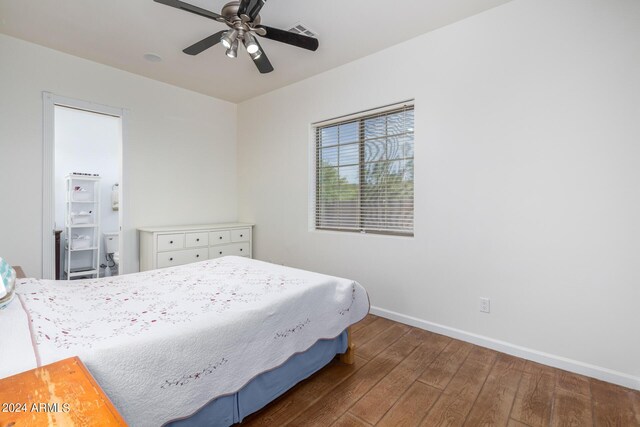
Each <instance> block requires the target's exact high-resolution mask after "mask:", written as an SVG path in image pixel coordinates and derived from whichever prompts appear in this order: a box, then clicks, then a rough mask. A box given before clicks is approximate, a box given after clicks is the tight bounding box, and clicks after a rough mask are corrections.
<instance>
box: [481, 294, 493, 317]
mask: <svg viewBox="0 0 640 427" xmlns="http://www.w3.org/2000/svg"><path fill="white" fill-rule="evenodd" d="M480 311H481V312H482V313H491V300H490V299H489V298H482V297H481V298H480Z"/></svg>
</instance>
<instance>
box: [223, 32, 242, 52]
mask: <svg viewBox="0 0 640 427" xmlns="http://www.w3.org/2000/svg"><path fill="white" fill-rule="evenodd" d="M237 40H238V30H236V29H233V30H229V31H227V32H226V33H224V34H223V35H222V37H220V43H222V46H224V47H225V48H226V49H231V47H232V46H233V43H234V42H236V41H237Z"/></svg>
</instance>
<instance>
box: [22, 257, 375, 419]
mask: <svg viewBox="0 0 640 427" xmlns="http://www.w3.org/2000/svg"><path fill="white" fill-rule="evenodd" d="M17 294H18V295H19V298H20V300H21V302H22V304H23V306H24V308H25V309H26V311H27V314H28V315H29V317H30V319H31V333H32V338H33V341H34V351H35V352H36V358H37V359H38V363H39V364H43V365H44V364H48V363H52V362H55V361H57V360H60V359H63V358H66V357H70V356H74V355H77V356H79V357H80V359H81V360H82V361H83V362H84V363H85V365H86V366H87V367H88V368H89V370H90V371H91V373H92V374H93V375H94V377H95V378H96V380H97V381H98V383H99V384H100V385H101V387H102V388H103V389H104V391H105V392H106V393H107V395H108V396H109V397H110V398H111V400H112V402H113V403H114V405H115V406H116V407H117V408H118V410H119V411H120V412H121V414H122V415H123V417H124V418H125V419H126V420H127V421H128V422H129V423H130V424H131V425H135V426H158V425H162V424H163V423H166V422H168V421H171V420H175V419H178V418H182V417H186V416H189V415H191V414H193V413H194V412H196V411H197V410H198V409H200V408H201V407H202V406H204V405H205V404H206V403H208V402H209V401H211V400H212V399H214V398H216V397H220V396H223V395H227V394H231V393H235V392H237V391H238V390H240V389H241V388H242V387H243V386H244V385H245V384H246V383H248V382H249V381H250V380H251V379H253V378H254V377H255V376H257V375H259V374H261V373H263V372H266V371H268V370H271V369H273V368H276V367H278V366H280V365H282V364H283V363H284V362H286V361H287V360H288V359H289V358H290V357H291V356H292V355H294V354H296V353H299V352H303V351H305V350H307V349H308V348H309V347H311V346H312V345H313V344H315V343H316V342H317V341H318V340H319V339H331V338H334V337H336V336H338V335H339V334H340V333H341V332H342V331H343V330H344V329H345V328H347V327H348V326H350V325H351V324H353V323H355V322H357V321H359V320H361V319H362V318H363V317H364V316H365V315H366V314H367V312H368V310H369V300H368V297H367V294H366V291H365V290H364V288H362V286H360V285H359V284H358V283H356V282H354V281H351V280H346V279H340V278H336V277H332V276H326V275H321V274H317V273H311V272H308V271H304V270H297V269H293V268H288V267H283V266H279V265H273V264H269V263H265V262H261V261H256V260H251V259H247V258H241V257H224V258H219V259H215V260H210V261H204V262H200V263H195V264H188V265H184V266H179V267H172V268H166V269H161V270H153V271H148V272H143V273H136V274H129V275H123V276H119V277H107V278H101V279H91V280H77V281H71V282H64V281H50V280H36V279H28V280H23V281H21V282H20V283H19V284H18V285H17Z"/></svg>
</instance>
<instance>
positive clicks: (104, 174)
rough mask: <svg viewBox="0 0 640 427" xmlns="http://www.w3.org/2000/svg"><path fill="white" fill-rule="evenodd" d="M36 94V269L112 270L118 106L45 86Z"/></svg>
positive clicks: (118, 244)
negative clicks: (39, 120) (40, 135)
mask: <svg viewBox="0 0 640 427" xmlns="http://www.w3.org/2000/svg"><path fill="white" fill-rule="evenodd" d="M44 100H45V111H44V113H45V114H44V116H45V127H44V129H45V132H44V134H45V141H44V142H45V150H44V151H45V161H44V163H45V167H44V168H43V172H44V177H43V181H44V194H45V197H44V199H45V200H43V202H44V212H43V225H44V227H43V230H44V232H43V274H42V276H43V278H48V279H58V280H74V279H81V278H98V277H105V276H111V275H117V274H119V273H120V272H122V271H123V268H122V259H123V256H124V253H123V250H122V249H123V248H122V246H123V245H122V239H121V233H122V229H123V227H122V218H123V213H122V212H123V206H122V144H123V119H124V110H122V109H117V108H113V107H107V106H101V105H97V104H94V103H88V102H85V101H79V100H73V99H68V98H63V97H59V96H56V95H53V94H48V93H46V94H45V95H44ZM47 165H49V166H50V169H48V170H47V167H46V166H47ZM47 190H48V191H47ZM47 199H48V200H47Z"/></svg>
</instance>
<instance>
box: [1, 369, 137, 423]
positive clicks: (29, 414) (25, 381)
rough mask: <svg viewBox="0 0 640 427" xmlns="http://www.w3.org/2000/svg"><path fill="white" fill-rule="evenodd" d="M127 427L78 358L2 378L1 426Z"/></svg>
mask: <svg viewBox="0 0 640 427" xmlns="http://www.w3.org/2000/svg"><path fill="white" fill-rule="evenodd" d="M126 425H127V424H126V423H125V421H124V419H123V418H122V417H121V416H120V414H119V413H118V411H117V410H116V408H115V407H114V406H113V404H112V403H111V401H109V398H108V397H107V396H106V395H105V394H104V392H103V391H102V389H101V388H100V386H99V385H98V383H96V381H95V380H94V379H93V377H92V376H91V374H90V373H89V371H88V370H87V368H86V367H85V366H84V365H83V364H82V362H81V361H80V359H78V358H77V357H71V358H69V359H64V360H61V361H59V362H56V363H52V364H50V365H46V366H42V367H40V368H36V369H32V370H30V371H26V372H22V373H20V374H17V375H13V376H11V377H7V378H3V379H0V427H23V426H24V427H31V426H33V427H36V426H37V427H41V426H104V427H110V426H126Z"/></svg>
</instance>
